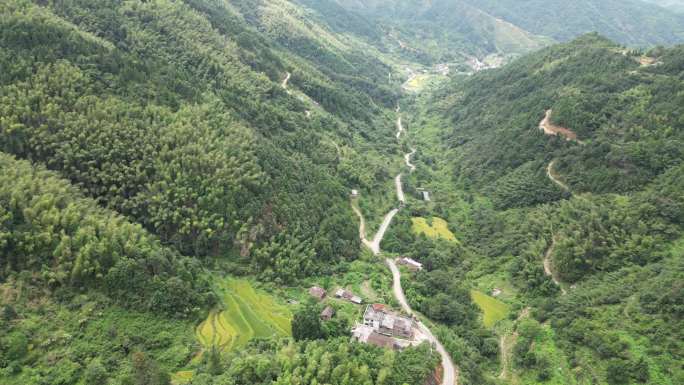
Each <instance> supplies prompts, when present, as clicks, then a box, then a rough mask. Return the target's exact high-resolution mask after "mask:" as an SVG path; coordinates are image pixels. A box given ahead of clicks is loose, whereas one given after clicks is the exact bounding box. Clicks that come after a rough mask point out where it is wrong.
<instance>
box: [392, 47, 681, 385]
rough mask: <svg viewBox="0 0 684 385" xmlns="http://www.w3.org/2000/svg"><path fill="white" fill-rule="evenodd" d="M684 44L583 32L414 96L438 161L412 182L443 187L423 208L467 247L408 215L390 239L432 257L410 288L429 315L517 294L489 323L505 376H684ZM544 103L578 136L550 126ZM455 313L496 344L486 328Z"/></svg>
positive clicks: (443, 315) (466, 333)
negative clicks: (435, 238) (412, 224)
mask: <svg viewBox="0 0 684 385" xmlns="http://www.w3.org/2000/svg"><path fill="white" fill-rule="evenodd" d="M683 48H684V47H682V46H678V47H674V48H671V49H657V50H652V51H649V52H647V53H646V54H643V53H640V52H636V51H630V50H626V49H624V48H622V47H620V46H618V45H616V44H614V43H612V42H610V41H608V40H606V39H604V38H602V37H599V36H597V35H586V36H583V37H581V38H579V39H577V40H574V41H572V42H570V43H567V44H562V45H558V46H553V47H550V48H547V49H544V50H541V51H539V52H537V53H535V54H531V55H528V56H526V57H524V58H521V59H520V60H517V61H515V62H514V63H511V64H510V65H508V66H506V67H504V68H502V69H499V70H493V71H487V72H484V73H481V74H477V75H475V76H473V77H470V78H464V77H459V78H454V79H453V80H452V82H451V83H449V84H444V85H443V87H441V88H440V89H439V90H437V91H436V92H434V93H433V94H430V95H423V96H420V97H418V99H417V103H416V106H415V107H414V113H416V114H417V117H416V119H414V122H413V123H412V125H413V127H420V128H419V130H418V132H417V133H416V134H415V139H414V140H415V141H416V144H415V145H416V146H419V147H420V148H424V149H426V150H423V151H424V152H425V154H423V155H422V161H424V162H426V163H427V164H430V165H432V167H430V169H427V168H426V169H424V171H423V172H419V173H418V175H416V176H415V181H414V182H413V183H415V184H414V185H417V186H423V187H425V188H428V189H430V190H432V191H435V193H434V194H433V195H434V196H440V197H442V201H440V202H439V204H435V205H434V206H431V205H426V206H418V207H413V208H412V210H414V211H418V212H422V215H431V213H434V215H439V216H440V217H442V218H445V219H447V220H448V222H449V223H450V224H454V226H455V228H456V229H457V231H458V234H459V240H460V241H461V242H462V245H465V249H464V250H460V251H457V252H454V251H453V246H447V245H444V244H440V243H438V242H437V243H430V242H428V243H427V244H426V239H421V238H415V239H413V240H411V236H410V234H409V233H408V230H407V228H406V227H404V226H405V225H404V224H403V223H404V220H405V219H403V218H400V219H399V220H400V222H399V224H397V226H396V227H395V228H394V230H393V231H394V234H391V237H390V239H402V240H403V242H402V243H403V247H402V248H400V249H399V251H401V252H402V253H406V254H409V255H412V256H418V257H419V258H420V260H421V261H422V262H424V263H425V262H427V263H428V264H429V265H430V269H432V271H431V272H430V274H431V275H432V277H431V278H428V277H426V278H425V279H422V278H421V279H420V281H421V282H417V283H416V284H415V290H416V294H414V297H413V298H409V299H410V300H413V301H415V303H416V304H417V305H418V306H421V307H422V308H423V309H425V311H426V313H427V314H432V318H433V319H436V320H442V321H444V320H449V319H451V317H454V316H453V315H451V314H459V313H458V312H457V309H459V306H463V304H467V303H468V301H467V300H456V301H454V302H453V303H451V304H448V302H446V303H447V304H448V305H447V304H442V305H440V306H442V307H439V308H436V306H438V304H439V302H438V301H440V299H438V298H439V296H441V295H443V293H446V294H449V293H453V292H454V290H463V287H464V286H465V287H467V286H471V287H473V286H474V287H478V288H479V289H480V290H487V291H492V292H493V293H496V294H498V295H500V296H501V297H502V298H503V299H504V301H505V302H506V303H509V304H511V305H513V308H514V309H516V308H517V310H512V312H511V313H513V315H512V316H511V317H510V320H513V321H507V322H503V323H499V324H497V325H496V327H495V329H494V331H495V333H496V334H498V335H500V336H501V338H504V340H505V341H508V343H509V344H512V345H509V346H508V347H505V345H504V348H505V349H510V352H509V353H507V358H506V359H507V360H508V364H505V363H502V364H501V365H508V366H509V367H510V370H509V371H508V372H506V373H504V375H503V376H504V377H503V378H506V379H507V380H510V381H520V382H521V383H529V384H537V383H578V384H590V383H591V384H594V383H599V384H604V383H607V384H620V383H646V384H656V383H657V384H676V383H678V382H680V380H681V378H682V375H683V374H682V372H681V370H680V368H679V367H678V366H677V364H675V363H676V362H678V361H680V360H681V359H682V354H684V346H683V345H682V344H681V341H682V335H681V328H680V327H679V326H680V324H681V322H679V321H677V320H678V319H679V318H680V317H681V314H680V313H681V311H680V307H679V306H678V305H676V304H677V303H679V302H681V301H682V292H681V285H680V284H678V283H677V282H680V281H682V279H683V278H684V270H683V269H682V261H683V260H684V258H683V257H684V254H682V250H681V248H680V244H681V237H682V234H683V233H682V231H683V230H684V228H683V227H682V225H683V224H684V222H682V220H683V219H684V216H683V214H684V195H682V191H684V185H683V184H682V183H683V182H684V167H683V165H684V163H682V160H683V155H684V154H682V152H681V148H684V147H683V146H682V144H683V143H682V140H684V137H683V136H682V132H684V131H682V128H684V121H683V120H682V106H684V99H682V96H683V95H684V82H683V81H682V79H683V78H682V74H683V72H682V71H683V70H684V67H683V66H682V64H683V62H682V58H683V57H684V55H683V54H682V52H683V51H682V49H683ZM547 110H552V111H553V112H552V113H551V114H550V115H551V122H552V124H553V125H555V126H558V127H564V128H566V129H568V130H572V132H574V133H575V134H576V135H577V139H576V140H567V139H566V138H565V137H563V136H560V135H559V136H551V135H546V134H544V132H543V131H541V130H540V129H539V125H540V121H541V120H542V119H543V118H544V116H545V111H547ZM419 168H420V167H419ZM552 178H555V181H554V179H552ZM409 183H411V182H409ZM561 184H562V185H561ZM566 189H567V190H566ZM438 194H439V195H438ZM546 266H548V269H549V270H550V271H551V274H552V277H553V279H552V277H551V276H549V275H548V272H547V273H546V274H545V269H546V268H547V267H546ZM437 272H440V273H439V274H440V275H436V274H437ZM442 274H443V275H444V276H442ZM437 277H440V278H439V279H445V280H446V279H447V278H446V277H451V280H453V281H455V282H454V283H453V284H451V285H447V284H446V282H448V281H445V282H444V286H440V285H439V284H436V283H435V282H434V281H435V280H436V279H438V278H437ZM553 280H556V281H557V282H558V285H556V284H554V281H553ZM451 295H453V294H451ZM525 309H526V310H525ZM515 313H518V314H515ZM486 316H487V315H486V312H485V317H486ZM459 322H460V323H461V324H463V323H465V322H464V321H459ZM447 323H449V322H447ZM542 324H543V325H550V329H549V330H546V329H544V327H542V326H541V325H542ZM452 325H453V326H451V329H452V330H453V331H454V333H455V335H456V336H458V337H456V336H454V337H453V338H454V339H455V340H458V338H459V337H460V338H466V339H468V340H470V341H478V338H479V341H481V342H479V343H480V344H483V345H481V346H482V347H481V348H480V349H479V353H480V354H481V355H483V356H484V357H487V354H488V349H487V348H486V341H487V340H486V338H484V337H483V334H481V332H477V331H472V330H463V328H462V327H461V325H459V324H458V323H456V324H452ZM478 333H480V334H478ZM473 334H475V335H478V336H474V335H473ZM484 336H486V334H484ZM476 344H477V343H476ZM454 352H455V353H454V354H464V352H468V350H467V349H463V348H460V349H455V350H454ZM470 354H471V357H472V359H473V360H475V361H482V359H483V358H481V356H478V355H477V354H473V353H470ZM466 356H467V355H466ZM462 362H467V361H466V360H462ZM478 367H479V368H480V369H482V368H483V367H485V368H486V365H479V366H478ZM496 367H497V368H498V366H496ZM556 367H560V368H561V369H562V370H561V369H559V370H561V371H556V369H555V368H556ZM563 368H566V369H563ZM490 370H491V371H490V372H489V373H490V375H494V371H495V370H496V369H490ZM487 373H488V372H487V370H486V369H485V370H484V373H482V372H480V374H479V375H481V376H483V377H485V378H486V377H487V375H488V374H487ZM570 373H571V374H570ZM464 374H465V375H466V376H469V377H470V378H471V381H474V382H477V383H479V381H485V380H483V379H481V378H478V377H477V376H478V372H477V371H475V370H471V371H465V372H464Z"/></svg>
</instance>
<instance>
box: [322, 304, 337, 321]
mask: <svg viewBox="0 0 684 385" xmlns="http://www.w3.org/2000/svg"><path fill="white" fill-rule="evenodd" d="M333 315H335V309H333V308H332V307H330V306H326V307H325V309H323V311H322V312H321V319H322V320H323V321H330V319H331V318H332V317H333Z"/></svg>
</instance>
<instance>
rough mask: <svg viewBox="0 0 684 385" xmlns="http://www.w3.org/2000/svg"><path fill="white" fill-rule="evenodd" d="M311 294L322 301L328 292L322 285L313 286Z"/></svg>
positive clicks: (310, 290)
mask: <svg viewBox="0 0 684 385" xmlns="http://www.w3.org/2000/svg"><path fill="white" fill-rule="evenodd" d="M309 294H310V295H311V296H312V297H314V298H316V299H317V300H319V301H320V300H322V299H323V298H325V294H326V292H325V289H324V288H322V287H318V286H313V287H312V288H310V289H309Z"/></svg>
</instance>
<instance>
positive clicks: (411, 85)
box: [406, 74, 437, 92]
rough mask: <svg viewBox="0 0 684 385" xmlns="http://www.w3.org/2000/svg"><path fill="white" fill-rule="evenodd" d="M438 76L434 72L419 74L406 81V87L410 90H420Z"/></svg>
mask: <svg viewBox="0 0 684 385" xmlns="http://www.w3.org/2000/svg"><path fill="white" fill-rule="evenodd" d="M436 77H437V76H436V75H433V74H418V75H416V76H414V77H413V79H411V80H410V81H409V82H407V83H406V89H407V90H409V91H414V92H418V91H421V90H422V89H423V88H425V86H427V85H428V84H429V83H430V82H431V81H433V80H434V79H435V78H436Z"/></svg>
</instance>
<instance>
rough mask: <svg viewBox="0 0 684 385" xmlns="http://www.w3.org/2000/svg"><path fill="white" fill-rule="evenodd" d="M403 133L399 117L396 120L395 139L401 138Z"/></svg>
mask: <svg viewBox="0 0 684 385" xmlns="http://www.w3.org/2000/svg"><path fill="white" fill-rule="evenodd" d="M402 132H404V125H403V124H401V116H400V117H398V118H397V139H399V137H401V133H402Z"/></svg>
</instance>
